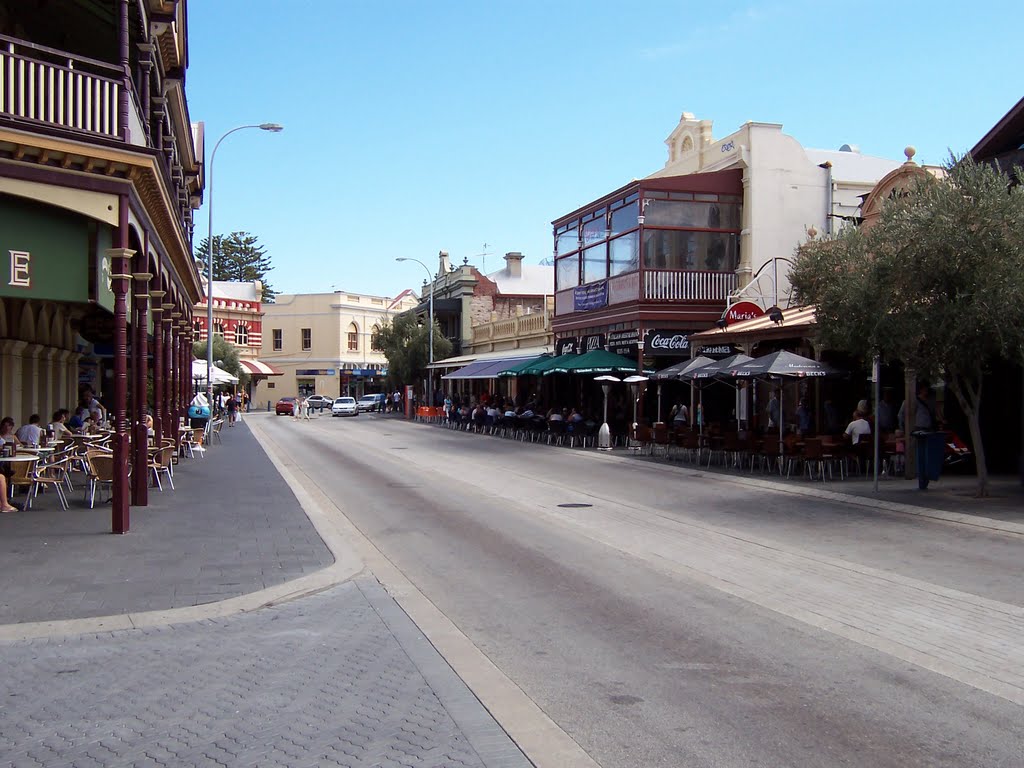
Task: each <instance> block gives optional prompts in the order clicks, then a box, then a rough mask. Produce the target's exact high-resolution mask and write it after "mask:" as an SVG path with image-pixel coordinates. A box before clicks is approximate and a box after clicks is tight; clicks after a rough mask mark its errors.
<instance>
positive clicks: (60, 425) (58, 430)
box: [50, 408, 72, 440]
mask: <svg viewBox="0 0 1024 768" xmlns="http://www.w3.org/2000/svg"><path fill="white" fill-rule="evenodd" d="M67 418H68V412H67V410H66V409H64V408H61V409H60V410H59V411H54V414H53V421H51V422H50V429H52V430H53V437H54V439H55V440H66V439H67V438H69V437H70V436H71V434H72V432H71V430H70V429H68V427H67V424H65V423H64V422H65V421H66V420H67Z"/></svg>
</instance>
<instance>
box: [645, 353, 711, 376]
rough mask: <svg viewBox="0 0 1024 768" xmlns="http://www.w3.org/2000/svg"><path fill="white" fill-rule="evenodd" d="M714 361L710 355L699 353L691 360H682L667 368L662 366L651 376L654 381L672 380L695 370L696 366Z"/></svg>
mask: <svg viewBox="0 0 1024 768" xmlns="http://www.w3.org/2000/svg"><path fill="white" fill-rule="evenodd" d="M714 362H715V361H714V360H712V359H711V358H710V357H704V355H700V356H699V357H695V358H693V359H692V360H684V361H683V362H681V363H676V364H675V365H670V366H669V367H668V368H662V369H661V370H660V371H658V372H657V373H655V374H654V375H653V376H651V378H652V379H655V380H656V381H674V380H677V379H682V377H683V376H684V375H685V374H687V373H689V372H690V371H695V370H697V369H698V368H703V367H704V366H705V365H711V364H712V363H714Z"/></svg>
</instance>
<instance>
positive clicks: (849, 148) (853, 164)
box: [647, 112, 902, 308]
mask: <svg viewBox="0 0 1024 768" xmlns="http://www.w3.org/2000/svg"><path fill="white" fill-rule="evenodd" d="M711 128H712V122H711V121H710V120H698V119H697V118H695V117H694V116H693V115H692V114H690V113H689V112H684V113H683V115H682V117H681V118H680V120H679V124H678V125H677V126H676V127H675V129H674V130H673V131H672V133H671V134H669V137H668V138H667V139H666V140H665V144H666V145H667V146H668V161H667V162H666V163H665V167H664V168H662V169H661V170H659V171H656V172H655V173H652V174H651V175H650V176H648V177H647V178H648V179H657V178H664V177H672V176H686V175H690V174H697V173H712V172H716V171H725V170H730V169H740V170H742V172H743V210H742V218H741V227H742V228H741V231H740V252H739V267H738V269H737V270H736V274H737V285H738V286H739V288H738V290H737V292H736V294H735V296H734V298H737V297H738V298H743V299H750V300H752V301H754V302H755V303H759V304H761V305H762V307H763V308H768V307H770V306H772V305H773V304H778V305H780V306H782V307H785V306H788V304H789V294H790V288H789V281H788V279H787V275H788V268H789V262H788V260H789V259H791V258H792V256H793V253H794V250H795V249H796V247H797V246H798V245H800V244H801V243H803V242H804V241H806V239H807V231H808V230H809V229H810V228H812V227H813V228H814V230H815V231H816V232H817V233H819V234H828V233H832V232H835V231H837V230H838V228H839V227H841V226H842V224H843V222H845V221H854V220H856V219H857V217H859V215H860V205H861V202H862V199H863V197H864V196H865V195H867V194H868V193H869V192H870V191H871V190H872V188H873V187H874V186H875V184H876V183H877V182H878V181H879V180H880V179H881V178H882V177H884V176H885V175H886V174H888V173H889V172H890V171H893V170H895V169H896V168H899V167H900V165H901V164H902V161H900V160H888V159H885V158H881V157H872V156H870V155H864V154H861V152H860V151H859V149H858V148H857V147H856V146H855V145H850V144H844V145H843V146H842V147H841V148H840V149H838V150H822V149H805V148H804V147H803V146H801V145H800V142H798V141H797V140H796V139H794V138H793V137H792V136H789V135H787V134H785V133H783V132H782V125H781V124H778V123H760V122H748V123H746V124H744V125H743V126H742V127H740V128H739V130H737V131H734V132H733V133H731V134H729V135H728V136H726V137H724V138H721V139H715V138H714V137H713V136H712V130H711ZM776 260H778V261H776ZM776 269H777V272H778V283H779V284H778V286H777V288H776V286H775V284H774V282H775V273H776Z"/></svg>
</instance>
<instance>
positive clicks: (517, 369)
mask: <svg viewBox="0 0 1024 768" xmlns="http://www.w3.org/2000/svg"><path fill="white" fill-rule="evenodd" d="M552 357H553V356H552V355H549V354H544V355H537V357H531V358H529V359H528V360H522V361H520V362H518V363H516V364H515V365H510V366H508V367H506V368H502V369H501V370H500V371H498V376H499V377H501V378H504V377H506V376H521V375H523V374H524V373H525V372H526V369H527V368H529V367H530V366H532V365H536V364H538V363H542V362H544V361H545V360H550V359H551V358H552Z"/></svg>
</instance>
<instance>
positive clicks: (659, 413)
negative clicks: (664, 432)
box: [656, 381, 661, 423]
mask: <svg viewBox="0 0 1024 768" xmlns="http://www.w3.org/2000/svg"><path fill="white" fill-rule="evenodd" d="M656 421H657V422H658V423H661V382H660V381H659V382H658V418H657V419H656Z"/></svg>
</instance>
